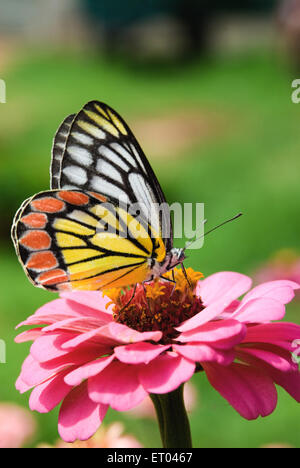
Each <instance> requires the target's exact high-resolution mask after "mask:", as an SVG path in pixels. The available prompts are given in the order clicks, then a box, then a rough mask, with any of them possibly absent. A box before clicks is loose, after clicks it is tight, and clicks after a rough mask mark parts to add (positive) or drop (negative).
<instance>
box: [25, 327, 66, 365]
mask: <svg viewBox="0 0 300 468" xmlns="http://www.w3.org/2000/svg"><path fill="white" fill-rule="evenodd" d="M70 336H72V334H71V335H70V333H47V334H42V335H41V336H40V337H39V338H37V339H36V340H35V342H34V343H33V344H32V346H31V348H30V354H31V356H33V358H34V359H35V360H36V361H39V362H46V361H50V360H51V359H56V358H58V357H61V356H65V355H66V354H68V351H65V350H63V349H61V346H62V344H63V343H65V342H66V341H68V340H69V339H70Z"/></svg>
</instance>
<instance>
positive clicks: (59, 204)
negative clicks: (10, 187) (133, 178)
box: [12, 190, 165, 291]
mask: <svg viewBox="0 0 300 468" xmlns="http://www.w3.org/2000/svg"><path fill="white" fill-rule="evenodd" d="M12 236H13V239H14V244H15V247H16V250H17V254H18V257H19V259H20V262H21V264H22V266H23V268H24V270H25V272H26V274H27V276H28V278H29V279H30V280H31V282H32V283H33V284H34V285H36V286H39V287H43V288H46V289H49V290H52V291H59V290H73V289H75V290H81V289H82V290H98V289H103V288H109V287H122V286H125V285H130V284H134V283H136V282H142V281H144V280H145V279H146V278H147V276H148V275H149V272H150V264H149V259H151V258H153V257H154V258H155V257H156V258H158V259H159V258H164V256H165V248H164V244H160V245H159V246H157V245H156V244H155V242H153V239H152V238H151V237H150V236H149V234H148V232H147V230H146V229H144V228H143V226H142V225H141V224H140V223H139V222H138V221H137V219H135V218H134V217H131V216H130V215H129V214H128V211H127V208H126V205H124V206H123V208H122V207H121V206H119V205H118V206H116V205H114V204H113V203H111V201H110V200H107V199H106V198H105V197H103V196H101V195H99V194H92V193H89V192H83V191H78V190H76V191H75V190H74V191H68V190H50V191H47V192H42V193H39V194H37V195H34V196H33V197H32V198H30V199H28V200H27V201H26V202H24V203H23V205H22V206H21V208H20V209H19V211H18V212H17V214H16V217H15V220H14V223H13V228H12Z"/></svg>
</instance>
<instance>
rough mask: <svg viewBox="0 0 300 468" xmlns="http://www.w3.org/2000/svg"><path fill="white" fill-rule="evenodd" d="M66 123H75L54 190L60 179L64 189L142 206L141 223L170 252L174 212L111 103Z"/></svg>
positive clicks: (96, 104)
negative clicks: (160, 238) (171, 211)
mask: <svg viewBox="0 0 300 468" xmlns="http://www.w3.org/2000/svg"><path fill="white" fill-rule="evenodd" d="M70 118H71V117H70ZM65 123H66V124H67V125H69V124H70V123H71V124H70V129H69V131H68V136H67V140H66V141H65V143H64V144H65V146H64V150H63V155H62V157H61V158H60V167H59V170H58V171H57V170H56V171H54V172H52V175H53V181H52V187H54V184H56V183H57V182H56V181H57V179H58V188H60V189H64V190H72V189H80V190H83V191H89V192H96V193H99V194H102V195H104V196H106V197H107V198H108V199H111V200H112V201H113V202H114V203H118V202H119V201H121V202H122V203H123V204H126V205H127V206H129V207H130V206H132V205H135V206H137V205H139V207H140V209H139V212H140V218H141V219H143V220H144V221H145V220H146V222H147V223H148V225H149V226H150V229H151V230H152V231H153V232H155V234H156V235H159V236H161V237H162V239H163V242H164V244H165V247H166V250H167V251H169V250H170V249H171V248H172V245H173V235H172V226H171V218H170V211H169V207H168V205H167V203H166V200H165V196H164V194H163V191H162V189H161V187H160V184H159V182H158V180H157V178H156V176H155V174H154V172H153V170H152V168H151V166H150V164H149V162H148V160H147V158H146V156H145V154H144V153H143V151H142V149H141V147H140V145H139V144H138V142H137V140H136V138H135V137H134V135H133V133H132V132H131V130H130V128H129V127H128V125H127V124H126V122H125V121H124V120H123V119H122V118H121V117H120V116H119V115H118V114H117V113H116V112H115V111H114V110H113V109H112V108H110V107H109V106H107V105H106V104H103V103H101V102H98V101H91V102H89V103H87V104H86V105H85V106H84V107H83V109H82V110H81V111H80V112H79V113H78V114H77V115H76V117H75V118H73V120H72V121H71V120H70V121H69V120H68V121H65ZM63 125H64V124H63ZM58 175H59V177H57V176H58Z"/></svg>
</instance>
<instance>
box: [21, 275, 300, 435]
mask: <svg viewBox="0 0 300 468" xmlns="http://www.w3.org/2000/svg"><path fill="white" fill-rule="evenodd" d="M175 274H176V283H177V286H176V289H175V291H174V290H173V285H172V284H170V283H167V282H162V281H155V282H153V283H152V284H150V285H147V286H146V288H147V300H146V298H145V294H144V290H143V287H142V286H138V288H137V291H136V294H135V297H134V299H133V300H132V301H131V303H130V305H128V306H126V305H127V304H128V300H129V299H130V297H131V295H132V291H130V290H128V291H126V292H125V294H121V293H120V291H116V290H114V291H107V292H106V294H107V295H104V294H102V293H100V292H73V293H62V295H61V298H60V299H56V300H54V301H52V302H50V303H49V304H46V305H45V306H43V307H41V308H40V309H39V310H38V311H37V312H36V313H35V314H34V315H33V316H31V317H29V318H28V319H27V320H26V321H25V322H23V324H22V325H35V326H36V325H38V328H32V329H30V330H27V331H25V332H24V333H22V334H21V335H19V336H18V338H17V341H18V342H22V341H27V340H33V341H34V343H33V344H32V346H31V350H30V355H29V356H28V357H27V359H26V360H25V362H24V364H23V367H22V371H21V375H20V377H19V379H18V381H17V389H18V390H20V392H25V391H27V390H30V389H33V391H32V393H31V396H30V408H31V409H32V410H36V411H39V412H41V413H43V412H48V411H50V410H52V409H53V408H54V407H55V406H57V405H58V404H59V403H60V402H61V401H62V405H61V408H60V413H59V422H58V429H59V433H60V435H61V437H62V438H63V439H64V440H65V441H67V442H73V441H74V440H76V439H80V440H86V439H88V438H90V437H91V436H92V435H93V434H94V433H95V432H96V430H97V429H98V427H99V425H100V424H101V422H102V420H103V418H104V416H105V413H106V411H107V409H108V407H109V406H110V407H112V408H113V409H115V410H118V411H127V410H130V409H132V408H134V407H135V406H137V405H138V404H139V403H141V402H142V401H143V400H144V399H145V398H146V397H147V396H148V395H149V394H152V393H154V394H155V393H156V394H163V393H169V392H172V391H173V390H175V389H176V388H178V387H179V386H180V385H181V384H182V383H184V382H186V381H188V380H189V379H190V378H191V377H192V375H193V374H194V372H195V371H198V370H204V371H205V373H206V375H207V377H208V379H209V381H210V382H211V384H212V386H213V387H214V388H215V389H216V390H217V391H218V392H219V393H220V394H221V395H222V396H223V397H224V398H226V399H227V400H228V401H229V403H230V404H231V405H232V406H233V407H234V408H235V409H236V410H237V411H238V412H239V413H240V414H241V415H242V416H243V417H245V418H247V419H255V418H257V417H258V416H259V415H262V416H266V415H268V414H270V413H271V412H272V411H274V409H275V407H276V402H277V393H276V388H275V385H274V383H276V384H278V385H280V386H282V387H284V388H285V389H286V390H287V391H288V392H289V393H290V394H291V395H292V396H293V397H294V398H295V399H296V400H297V401H300V375H299V372H298V366H297V365H296V364H295V363H293V361H292V359H291V347H292V342H293V340H295V339H297V338H300V326H298V325H295V324H290V323H280V322H279V323H278V322H276V323H272V321H278V320H281V319H282V318H283V316H284V314H285V304H286V303H288V302H290V301H291V300H292V298H293V297H294V290H295V289H298V288H299V286H298V284H296V283H293V282H290V281H277V282H271V283H265V284H263V285H261V286H258V287H257V288H254V289H253V290H252V291H250V292H249V293H248V294H246V295H245V296H244V298H243V299H242V300H241V301H239V300H238V298H240V297H241V296H242V295H243V294H245V293H246V291H248V290H249V288H250V287H251V279H250V278H248V277H247V276H244V275H241V274H238V273H230V272H225V273H217V274H215V275H212V276H210V277H208V278H207V279H204V280H200V281H199V279H200V278H201V274H197V273H195V272H193V270H191V269H189V270H188V276H189V280H190V283H191V285H192V287H189V286H188V284H187V282H186V280H185V278H184V276H183V274H182V272H181V271H180V270H176V273H175ZM108 295H109V296H110V297H111V298H112V299H113V301H109V298H108ZM124 306H125V308H124ZM44 325H46V326H44ZM235 359H237V360H238V362H234V361H235Z"/></svg>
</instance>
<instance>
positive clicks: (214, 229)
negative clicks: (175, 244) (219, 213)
mask: <svg viewBox="0 0 300 468" xmlns="http://www.w3.org/2000/svg"><path fill="white" fill-rule="evenodd" d="M242 215H243V213H238V214H237V215H235V216H234V217H233V218H230V219H227V220H226V221H224V222H223V223H221V224H219V225H218V226H215V227H214V228H213V229H210V231H207V232H205V233H204V234H203V235H202V236H200V237H197V239H195V240H194V241H192V242H188V243H187V244H186V245H185V247H184V249H183V250H184V251H185V250H186V249H188V248H189V247H190V246H191V245H192V244H194V242H197V241H198V240H199V239H201V238H202V237H204V236H207V235H208V234H210V233H211V232H214V231H216V230H217V229H219V228H220V227H222V226H225V224H228V223H231V222H232V221H235V220H236V219H238V218H240V217H241V216H242Z"/></svg>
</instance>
